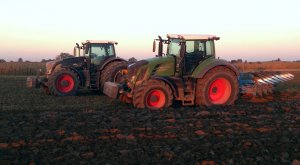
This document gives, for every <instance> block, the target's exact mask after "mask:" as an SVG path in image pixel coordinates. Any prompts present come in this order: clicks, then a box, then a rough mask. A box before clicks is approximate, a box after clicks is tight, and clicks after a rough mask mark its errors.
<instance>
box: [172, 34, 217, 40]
mask: <svg viewBox="0 0 300 165" xmlns="http://www.w3.org/2000/svg"><path fill="white" fill-rule="evenodd" d="M167 37H168V38H178V39H183V40H219V39H220V37H217V36H215V35H203V34H168V35H167Z"/></svg>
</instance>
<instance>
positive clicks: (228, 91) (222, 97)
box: [196, 66, 239, 106]
mask: <svg viewBox="0 0 300 165" xmlns="http://www.w3.org/2000/svg"><path fill="white" fill-rule="evenodd" d="M238 93H239V85H238V80H237V76H236V74H235V73H234V72H233V71H232V70H230V69H229V68H226V67H222V66H217V67H215V68H213V69H211V70H210V71H208V73H206V75H205V76H204V77H203V78H201V79H198V80H197V87H196V104H197V105H205V106H212V105H232V104H234V102H235V100H236V99H237V98H238Z"/></svg>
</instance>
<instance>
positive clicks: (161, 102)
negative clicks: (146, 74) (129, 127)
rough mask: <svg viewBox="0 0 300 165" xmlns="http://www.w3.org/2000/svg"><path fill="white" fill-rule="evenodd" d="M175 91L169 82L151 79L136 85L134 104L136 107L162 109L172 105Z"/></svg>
mask: <svg viewBox="0 0 300 165" xmlns="http://www.w3.org/2000/svg"><path fill="white" fill-rule="evenodd" d="M172 103H173V92H172V90H171V88H170V87H169V85H168V84H166V83H165V82H163V81H159V80H154V79H152V80H149V81H145V82H143V83H142V84H140V85H138V86H136V88H135V89H134V92H133V105H134V107H136V108H149V109H161V108H167V107H169V106H171V105H172Z"/></svg>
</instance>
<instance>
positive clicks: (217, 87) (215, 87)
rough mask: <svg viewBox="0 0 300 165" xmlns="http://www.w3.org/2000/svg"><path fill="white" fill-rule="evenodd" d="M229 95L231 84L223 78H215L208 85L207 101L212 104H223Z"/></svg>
mask: <svg viewBox="0 0 300 165" xmlns="http://www.w3.org/2000/svg"><path fill="white" fill-rule="evenodd" d="M230 95H231V84H230V82H229V81H228V80H227V79H225V78H217V79H216V80H215V81H213V82H212V83H211V84H210V87H209V99H210V101H211V102H212V103H213V104H224V103H226V101H227V100H228V99H229V97H230Z"/></svg>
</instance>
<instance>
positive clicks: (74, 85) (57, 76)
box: [48, 69, 79, 96]
mask: <svg viewBox="0 0 300 165" xmlns="http://www.w3.org/2000/svg"><path fill="white" fill-rule="evenodd" d="M48 85H49V86H48V88H49V90H50V92H51V94H52V95H54V96H73V95H76V93H77V92H78V88H79V80H78V77H77V74H76V73H74V72H73V71H71V70H66V69H62V70H58V71H56V72H54V73H53V74H52V76H50V78H49V82H48Z"/></svg>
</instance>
